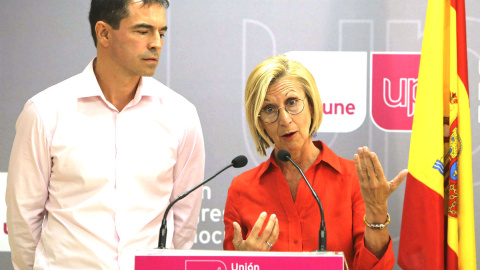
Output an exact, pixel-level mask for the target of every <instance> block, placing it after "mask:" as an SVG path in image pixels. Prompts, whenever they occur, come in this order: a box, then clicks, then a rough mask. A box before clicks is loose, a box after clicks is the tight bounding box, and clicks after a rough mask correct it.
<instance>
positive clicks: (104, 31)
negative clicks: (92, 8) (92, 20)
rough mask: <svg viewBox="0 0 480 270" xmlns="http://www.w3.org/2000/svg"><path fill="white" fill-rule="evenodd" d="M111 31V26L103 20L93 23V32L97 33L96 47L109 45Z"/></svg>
mask: <svg viewBox="0 0 480 270" xmlns="http://www.w3.org/2000/svg"><path fill="white" fill-rule="evenodd" d="M111 31H112V27H111V26H110V25H109V24H108V23H106V22H103V21H98V22H97V24H95V33H96V34H97V47H98V46H103V47H109V46H110V33H111Z"/></svg>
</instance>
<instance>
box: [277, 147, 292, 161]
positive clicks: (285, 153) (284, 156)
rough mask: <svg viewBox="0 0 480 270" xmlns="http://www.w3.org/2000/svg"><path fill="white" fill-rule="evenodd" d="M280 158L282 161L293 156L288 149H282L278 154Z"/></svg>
mask: <svg viewBox="0 0 480 270" xmlns="http://www.w3.org/2000/svg"><path fill="white" fill-rule="evenodd" d="M277 157H278V159H280V160H281V161H288V158H289V157H291V156H290V153H289V152H288V151H287V150H283V149H282V150H280V151H278V154H277Z"/></svg>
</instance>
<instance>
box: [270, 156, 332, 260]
mask: <svg viewBox="0 0 480 270" xmlns="http://www.w3.org/2000/svg"><path fill="white" fill-rule="evenodd" d="M277 157H278V159H280V160H281V161H290V162H291V163H292V164H293V166H295V168H297V170H298V171H299V172H300V174H301V175H302V177H303V180H305V182H306V183H307V185H308V187H309V188H310V191H311V192H312V195H313V197H314V198H315V200H316V201H317V204H318V208H319V209H320V216H321V218H322V221H321V222H320V231H319V232H318V250H319V251H327V229H326V228H325V218H324V216H323V207H322V203H321V202H320V200H319V199H318V196H317V193H316V192H315V190H313V188H312V186H311V185H310V183H309V182H308V181H307V177H306V176H305V174H303V171H302V169H300V167H298V165H297V164H295V162H293V160H292V159H291V155H290V153H289V152H288V151H287V150H280V151H278V153H277Z"/></svg>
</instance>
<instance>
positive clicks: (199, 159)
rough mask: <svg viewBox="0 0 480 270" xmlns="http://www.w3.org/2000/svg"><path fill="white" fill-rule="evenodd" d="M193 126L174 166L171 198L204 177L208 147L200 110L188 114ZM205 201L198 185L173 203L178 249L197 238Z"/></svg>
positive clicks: (175, 238) (184, 139) (191, 243)
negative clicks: (205, 143) (200, 214)
mask: <svg viewBox="0 0 480 270" xmlns="http://www.w3.org/2000/svg"><path fill="white" fill-rule="evenodd" d="M187 117H189V119H191V120H189V121H188V123H190V124H189V126H188V127H187V129H186V132H185V136H184V138H183V140H182V141H181V142H180V145H179V148H178V154H177V162H176V164H175V167H174V183H173V192H172V197H171V198H170V201H172V200H174V199H175V198H176V197H178V196H179V195H181V194H182V193H184V192H185V191H187V190H189V189H191V188H193V187H194V186H196V185H198V184H200V183H201V182H202V181H203V179H204V170H205V147H204V141H203V134H202V128H201V125H200V119H199V118H198V114H197V112H196V110H193V112H192V114H190V115H188V116H187ZM201 204H202V189H201V188H198V189H197V190H195V191H194V192H192V193H191V194H189V195H188V196H187V197H185V198H184V199H182V200H180V201H178V202H177V203H176V204H175V205H174V206H173V207H172V211H173V219H174V233H173V247H174V248H175V249H190V248H191V247H192V245H193V241H194V240H195V233H196V230H197V224H198V215H199V212H200V207H201Z"/></svg>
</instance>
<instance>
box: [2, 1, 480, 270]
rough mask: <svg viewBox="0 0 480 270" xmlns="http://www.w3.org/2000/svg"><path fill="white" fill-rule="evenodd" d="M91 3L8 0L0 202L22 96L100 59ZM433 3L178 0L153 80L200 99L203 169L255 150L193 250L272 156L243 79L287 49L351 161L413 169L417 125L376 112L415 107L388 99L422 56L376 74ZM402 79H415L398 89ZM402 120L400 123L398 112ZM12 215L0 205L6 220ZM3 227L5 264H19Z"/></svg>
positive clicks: (479, 182)
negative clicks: (254, 135) (251, 127)
mask: <svg viewBox="0 0 480 270" xmlns="http://www.w3.org/2000/svg"><path fill="white" fill-rule="evenodd" d="M89 5H90V1H87V0H77V1H60V0H43V1H28V0H15V1H14V0H4V1H0V38H1V42H0V52H1V53H0V63H1V64H0V115H1V117H0V127H1V129H0V172H3V173H1V174H0V186H1V188H0V192H1V193H2V195H1V196H0V200H1V201H4V199H3V194H4V188H5V179H6V176H5V174H4V173H5V172H7V168H8V159H9V155H10V150H11V146H12V142H13V138H14V135H15V130H14V126H15V121H16V119H17V117H18V115H19V113H20V111H21V110H22V107H23V105H24V104H25V102H26V101H27V100H28V98H30V97H32V96H33V95H34V94H36V93H38V92H40V91H41V90H43V89H45V88H47V87H48V86H51V85H53V84H55V83H58V82H60V81H62V80H64V79H66V78H68V77H70V76H72V75H74V74H77V73H79V72H81V71H82V70H83V69H84V67H85V66H86V65H87V64H88V62H89V61H90V60H91V59H92V58H93V57H94V56H95V48H94V46H93V41H92V39H91V37H90V29H89V24H88V20H87V18H88V10H89ZM426 5H427V1H426V0H420V1H419V0H404V1H396V0H356V1H349V0H302V1H298V0H296V1H294V0H228V1H226V0H205V1H198V0H182V1H175V0H171V7H170V8H169V9H168V10H167V20H168V27H169V30H168V33H167V36H166V41H165V42H166V43H165V45H164V49H163V52H162V56H161V61H160V65H159V67H158V69H157V72H156V75H155V78H157V79H158V80H159V81H161V82H163V83H165V84H166V85H168V86H170V87H171V88H172V89H174V90H175V91H177V92H178V93H180V94H182V95H183V96H185V97H186V98H187V99H189V100H190V101H191V102H192V103H194V104H195V105H196V107H197V109H198V112H199V115H200V120H201V122H202V127H203V131H204V136H205V143H206V158H207V160H206V171H205V175H206V177H209V176H211V175H213V174H214V173H216V172H217V171H218V170H219V169H221V168H222V167H223V166H225V165H227V164H228V163H229V162H230V161H231V160H232V159H233V158H234V157H235V156H237V155H239V154H244V155H246V156H247V157H248V159H249V164H248V165H247V166H246V167H245V168H243V169H229V170H228V171H226V172H224V173H223V174H221V175H220V176H218V177H217V178H216V179H214V180H212V181H211V182H210V183H209V184H208V185H207V186H206V187H205V188H204V199H203V202H202V212H201V215H200V219H199V230H198V233H197V242H196V244H195V245H194V248H195V249H212V250H214V249H221V248H222V240H223V220H222V218H223V208H224V204H225V199H226V194H227V189H228V187H229V185H230V181H231V179H232V178H233V177H234V176H236V175H238V174H239V173H241V172H243V171H244V170H247V169H250V168H253V167H254V166H256V165H257V164H259V163H260V162H262V161H263V160H264V158H262V157H260V156H259V155H258V154H256V152H255V148H254V145H253V143H252V140H251V138H250V135H249V131H248V127H247V125H246V122H245V117H244V110H243V88H244V85H245V81H246V78H247V76H248V74H249V73H250V71H251V70H252V69H253V68H254V66H255V65H257V64H258V63H259V62H260V61H262V60H264V59H266V58H267V57H269V56H271V55H274V54H279V53H286V52H290V53H292V56H293V57H298V59H304V60H303V61H306V60H305V59H308V60H309V62H305V65H307V67H308V68H309V69H311V70H312V73H314V76H315V77H316V80H317V81H318V84H319V85H320V92H321V96H322V98H323V101H324V102H325V104H326V106H327V107H326V109H328V111H329V112H330V113H329V114H326V116H325V122H324V125H323V126H322V127H321V128H320V130H319V133H318V134H317V137H316V138H317V139H320V140H323V141H324V142H325V143H327V144H328V146H329V147H331V148H332V149H333V150H334V151H335V152H336V153H337V154H338V155H340V156H343V157H346V158H353V154H354V153H355V151H356V149H357V147H359V146H363V145H367V146H369V147H370V148H371V149H373V150H374V151H375V152H377V154H378V155H379V157H380V159H381V162H382V165H383V166H384V170H385V172H386V174H387V176H388V177H389V178H393V177H394V176H395V175H396V174H397V173H398V172H399V171H400V170H402V169H404V168H406V167H407V162H408V150H409V141H410V133H409V132H408V131H405V130H403V129H402V128H399V129H398V130H396V129H395V128H392V127H391V126H387V125H386V124H385V123H383V122H382V121H380V120H378V119H379V118H378V117H379V115H378V114H376V113H375V112H379V111H378V110H380V112H381V113H383V114H386V115H390V114H392V115H395V117H393V116H391V117H390V118H389V119H392V120H398V119H403V120H402V121H408V112H409V111H408V110H409V108H411V107H408V106H404V107H402V106H400V107H398V109H399V110H397V111H392V110H390V109H388V108H387V107H388V106H383V105H388V104H389V103H392V102H394V101H395V100H396V99H398V97H399V94H400V92H401V93H403V94H407V93H411V91H412V88H413V87H415V85H416V83H415V79H416V78H415V75H413V76H412V75H411V73H412V72H413V74H416V69H415V59H413V61H412V64H411V65H412V66H410V64H409V65H405V64H400V62H398V60H394V61H393V64H391V65H390V66H389V68H387V69H386V70H383V71H384V72H377V71H376V70H377V69H375V66H376V64H377V63H379V64H381V63H384V62H385V61H386V60H381V59H385V58H381V59H380V58H379V59H380V60H376V59H377V58H375V57H374V56H375V55H377V56H378V55H380V56H382V55H386V56H387V57H397V56H398V57H400V59H404V60H405V59H407V58H408V59H410V58H409V57H415V55H418V53H419V52H420V50H421V44H422V37H423V26H424V19H425V12H426ZM466 9H467V10H466V11H467V39H468V58H469V83H470V100H471V101H470V104H471V112H472V133H473V135H472V137H473V164H474V168H473V175H474V197H475V205H476V206H477V207H476V209H475V211H476V212H475V214H476V217H477V219H476V228H477V230H476V239H477V243H480V225H479V224H480V221H479V220H480V218H479V217H480V213H479V212H480V203H479V202H480V199H478V198H480V177H479V175H480V166H478V165H479V164H480V136H479V134H480V99H479V97H480V85H479V84H480V73H479V70H480V69H479V60H480V35H479V34H480V15H479V14H480V1H476V0H466ZM412 55H413V56H412ZM410 60H412V59H410ZM396 61H397V62H396ZM407 67H408V68H407ZM416 68H418V67H416ZM395 70H396V71H397V73H395V72H393V71H395ZM388 71H392V73H388ZM327 72H330V73H327ZM385 74H387V75H385ZM382 76H391V77H390V79H391V85H390V86H391V88H389V89H390V92H389V93H390V95H391V96H390V99H388V98H387V99H385V104H381V103H377V102H372V100H377V99H376V98H375V97H376V95H378V94H379V93H381V92H382V90H383V89H382V88H376V87H372V86H375V85H376V83H375V82H376V79H378V78H383V77H382ZM402 78H403V79H405V82H407V83H406V84H404V85H403V86H402V87H400V82H399V80H400V79H402ZM377 97H378V96H377ZM409 105H410V106H411V105H413V103H412V102H410V103H409ZM335 106H337V107H335ZM382 106H383V109H382ZM335 108H337V110H336V111H335ZM342 108H343V111H342V110H341V109H342ZM385 108H387V109H385ZM385 110H386V111H385ZM393 122H394V123H393V125H394V126H395V125H397V126H398V127H400V126H401V123H400V122H401V121H400V120H399V122H396V121H393ZM402 130H403V131H402ZM404 188H405V184H402V186H400V188H399V189H398V190H397V191H396V193H394V194H393V195H392V196H391V198H390V199H389V212H390V214H391V216H392V223H391V225H390V226H389V229H390V233H391V235H392V238H393V241H394V251H395V252H396V253H397V250H398V240H399V234H400V224H401V215H402V207H403V194H404ZM4 220H5V205H4V203H1V204H0V222H2V224H3V223H4ZM2 231H3V233H0V235H1V236H0V250H2V251H4V252H0V269H11V263H10V254H9V252H8V251H5V250H8V244H7V243H6V242H5V241H6V235H5V230H2ZM477 246H478V248H477V258H478V257H480V256H478V255H479V254H480V245H477ZM396 268H398V266H396Z"/></svg>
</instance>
